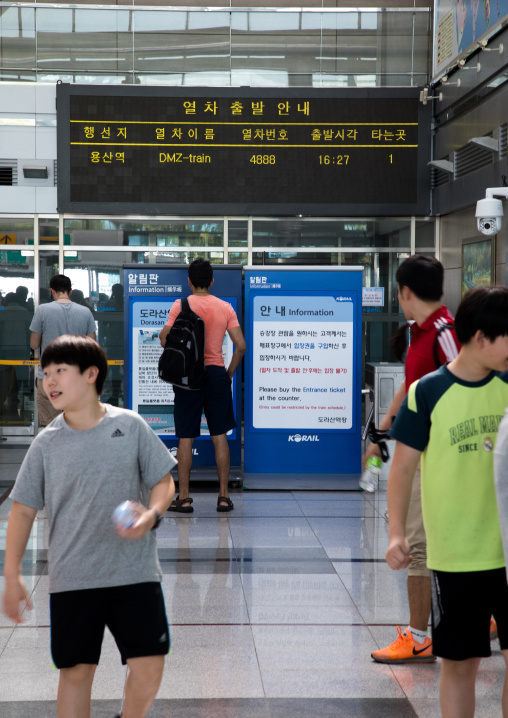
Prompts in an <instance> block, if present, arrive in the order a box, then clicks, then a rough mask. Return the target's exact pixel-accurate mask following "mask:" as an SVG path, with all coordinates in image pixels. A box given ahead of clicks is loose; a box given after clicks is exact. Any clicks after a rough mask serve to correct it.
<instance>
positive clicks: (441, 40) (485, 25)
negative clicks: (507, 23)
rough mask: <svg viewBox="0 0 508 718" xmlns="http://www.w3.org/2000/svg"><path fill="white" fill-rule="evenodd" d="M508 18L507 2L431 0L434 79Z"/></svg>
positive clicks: (499, 0)
mask: <svg viewBox="0 0 508 718" xmlns="http://www.w3.org/2000/svg"><path fill="white" fill-rule="evenodd" d="M506 15H508V0H496V2H494V3H491V2H488V0H487V1H484V2H480V0H459V1H457V0H434V71H433V74H434V76H436V75H438V74H440V73H441V72H443V71H444V70H446V68H448V67H450V66H451V65H452V64H453V63H454V62H456V60H457V58H458V57H459V56H460V55H463V54H464V53H465V52H467V51H468V50H469V49H470V48H472V47H473V46H474V45H475V44H476V43H477V42H478V40H480V39H483V38H484V37H488V36H489V35H490V34H491V33H492V32H493V31H494V30H495V29H496V27H497V26H498V25H500V24H501V22H502V20H504V18H505V17H506Z"/></svg>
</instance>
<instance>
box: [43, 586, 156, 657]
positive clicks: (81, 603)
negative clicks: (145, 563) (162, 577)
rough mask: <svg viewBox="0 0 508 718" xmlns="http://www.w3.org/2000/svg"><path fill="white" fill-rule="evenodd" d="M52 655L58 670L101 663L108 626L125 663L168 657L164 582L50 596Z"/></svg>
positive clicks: (66, 592)
mask: <svg viewBox="0 0 508 718" xmlns="http://www.w3.org/2000/svg"><path fill="white" fill-rule="evenodd" d="M49 606H50V618H51V656H52V658H53V663H54V664H55V666H56V667H57V668H72V667H73V666H76V665H77V664H78V663H92V664H94V665H95V664H97V663H99V658H100V655H101V646H102V639H103V637H104V629H105V627H106V626H107V627H108V628H109V630H110V631H111V633H112V634H113V637H114V639H115V641H116V645H117V646H118V650H119V651H120V655H121V657H122V663H123V664H124V665H125V664H126V663H127V660H128V659H129V658H140V657H142V656H165V655H166V654H167V653H169V647H170V638H169V626H168V621H167V618H166V609H165V606H164V596H163V594H162V590H161V585H160V583H156V582H153V583H135V584H132V585H129V586H114V587H112V588H92V589H86V590H83V591H63V592H62V593H52V594H51V595H50V603H49Z"/></svg>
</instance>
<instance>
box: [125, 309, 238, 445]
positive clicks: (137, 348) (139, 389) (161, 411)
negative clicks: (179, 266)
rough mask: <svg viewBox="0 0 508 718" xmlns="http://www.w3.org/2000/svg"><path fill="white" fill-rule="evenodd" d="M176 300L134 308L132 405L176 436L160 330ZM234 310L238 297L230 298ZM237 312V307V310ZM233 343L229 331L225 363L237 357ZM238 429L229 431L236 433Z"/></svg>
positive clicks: (160, 429)
mask: <svg viewBox="0 0 508 718" xmlns="http://www.w3.org/2000/svg"><path fill="white" fill-rule="evenodd" d="M174 301H175V300H174V299H172V300H167V301H163V302H161V301H160V300H158V299H152V300H140V301H136V302H135V303H134V306H133V310H132V327H131V332H132V338H131V341H132V382H131V396H132V399H131V406H130V408H131V409H133V410H134V411H137V412H138V414H140V416H142V417H143V418H144V419H145V421H146V422H147V423H148V424H149V426H151V428H152V429H153V430H154V431H155V433H156V434H159V435H161V436H173V437H174V436H175V421H174V404H175V395H174V392H173V387H172V385H171V384H166V382H164V381H162V380H161V379H159V372H158V366H159V358H160V355H161V352H162V347H161V344H160V341H159V333H160V331H161V330H162V328H163V326H164V325H165V323H166V321H167V318H168V313H169V311H170V310H171V307H172V306H173V303H174ZM229 301H230V303H231V304H232V305H233V309H235V306H236V298H234V297H230V298H229ZM235 311H236V309H235ZM233 350H234V347H233V342H232V341H231V339H230V338H229V335H227V334H226V336H225V337H224V342H223V344H222V357H223V359H224V365H225V366H228V365H229V362H230V361H231V357H232V356H233ZM235 432H236V429H232V430H231V431H230V432H228V436H230V437H231V436H234V434H235ZM209 435H210V432H209V430H208V425H207V422H206V418H205V415H204V414H203V415H202V417H201V436H209Z"/></svg>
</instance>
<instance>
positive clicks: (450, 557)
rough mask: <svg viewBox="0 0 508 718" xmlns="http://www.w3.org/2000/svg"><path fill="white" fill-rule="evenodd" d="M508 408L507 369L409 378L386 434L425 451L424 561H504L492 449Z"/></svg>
mask: <svg viewBox="0 0 508 718" xmlns="http://www.w3.org/2000/svg"><path fill="white" fill-rule="evenodd" d="M507 406H508V372H507V373H504V374H499V373H497V372H491V373H490V374H489V375H488V376H487V377H486V378H485V379H483V380H482V381H479V382H474V383H472V382H466V381H463V380H461V379H459V378H458V377H456V376H454V374H452V373H451V372H450V371H449V370H448V369H447V368H446V366H442V367H441V368H440V369H438V370H437V371H435V372H432V374H427V376H425V377H423V378H422V379H420V380H419V381H416V382H414V383H413V384H411V387H410V389H409V392H408V394H407V397H406V399H405V400H404V403H403V405H402V407H401V409H400V411H399V413H398V414H397V418H396V420H395V423H394V425H393V427H392V430H391V432H390V435H391V436H392V437H393V438H394V439H397V441H400V442H402V443H403V444H406V445H407V446H410V447H412V448H413V449H417V450H418V451H423V456H422V509H423V523H424V526H425V533H426V536H427V565H428V567H429V568H431V569H434V570H436V571H451V572H457V571H487V570H490V569H495V568H501V567H503V566H504V565H505V559H504V554H503V547H502V543H501V530H500V527H499V518H498V512H497V503H496V495H495V490H494V467H493V449H494V446H495V443H496V437H497V430H498V427H499V424H500V422H501V419H502V418H503V415H504V412H505V409H506V407H507Z"/></svg>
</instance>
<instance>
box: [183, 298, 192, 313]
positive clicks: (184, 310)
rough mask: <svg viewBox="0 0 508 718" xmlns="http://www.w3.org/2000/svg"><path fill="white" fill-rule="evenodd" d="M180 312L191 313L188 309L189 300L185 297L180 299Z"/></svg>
mask: <svg viewBox="0 0 508 718" xmlns="http://www.w3.org/2000/svg"><path fill="white" fill-rule="evenodd" d="M180 310H181V311H182V312H190V311H192V310H191V308H190V304H189V300H188V299H187V297H182V298H181V299H180Z"/></svg>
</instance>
